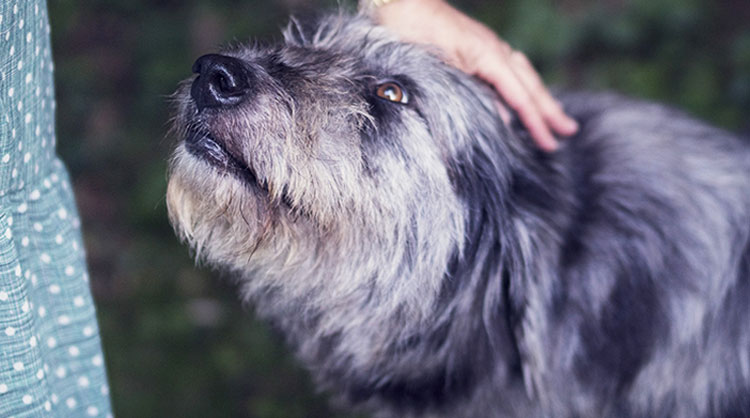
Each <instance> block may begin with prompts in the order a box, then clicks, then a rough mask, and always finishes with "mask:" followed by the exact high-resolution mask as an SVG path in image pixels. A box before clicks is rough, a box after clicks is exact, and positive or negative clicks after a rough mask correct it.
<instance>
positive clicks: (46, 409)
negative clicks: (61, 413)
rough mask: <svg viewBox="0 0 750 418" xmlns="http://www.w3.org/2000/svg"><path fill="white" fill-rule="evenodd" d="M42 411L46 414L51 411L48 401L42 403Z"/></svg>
mask: <svg viewBox="0 0 750 418" xmlns="http://www.w3.org/2000/svg"><path fill="white" fill-rule="evenodd" d="M44 410H45V411H47V412H49V411H51V410H52V404H51V403H50V401H47V402H45V403H44Z"/></svg>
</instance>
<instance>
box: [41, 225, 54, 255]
mask: <svg viewBox="0 0 750 418" xmlns="http://www.w3.org/2000/svg"><path fill="white" fill-rule="evenodd" d="M40 226H41V225H40ZM39 259H40V260H42V263H44V264H49V263H50V262H51V261H52V257H50V256H49V254H47V253H42V255H40V256H39Z"/></svg>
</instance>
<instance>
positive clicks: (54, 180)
mask: <svg viewBox="0 0 750 418" xmlns="http://www.w3.org/2000/svg"><path fill="white" fill-rule="evenodd" d="M49 178H50V180H52V182H53V183H57V182H58V181H60V177H59V176H58V175H57V174H55V173H52V175H51V176H49Z"/></svg>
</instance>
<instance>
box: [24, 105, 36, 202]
mask: <svg viewBox="0 0 750 418" xmlns="http://www.w3.org/2000/svg"><path fill="white" fill-rule="evenodd" d="M29 122H31V115H29V114H27V115H26V123H29ZM29 161H31V153H28V152H27V153H26V154H24V155H23V162H24V163H28V162H29ZM37 199H39V198H38V197H37ZM32 200H36V199H32Z"/></svg>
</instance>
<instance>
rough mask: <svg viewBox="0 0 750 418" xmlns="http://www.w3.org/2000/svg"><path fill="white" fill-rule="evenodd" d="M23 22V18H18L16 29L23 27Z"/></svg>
mask: <svg viewBox="0 0 750 418" xmlns="http://www.w3.org/2000/svg"><path fill="white" fill-rule="evenodd" d="M23 24H24V21H23V19H21V20H19V21H18V29H23Z"/></svg>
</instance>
